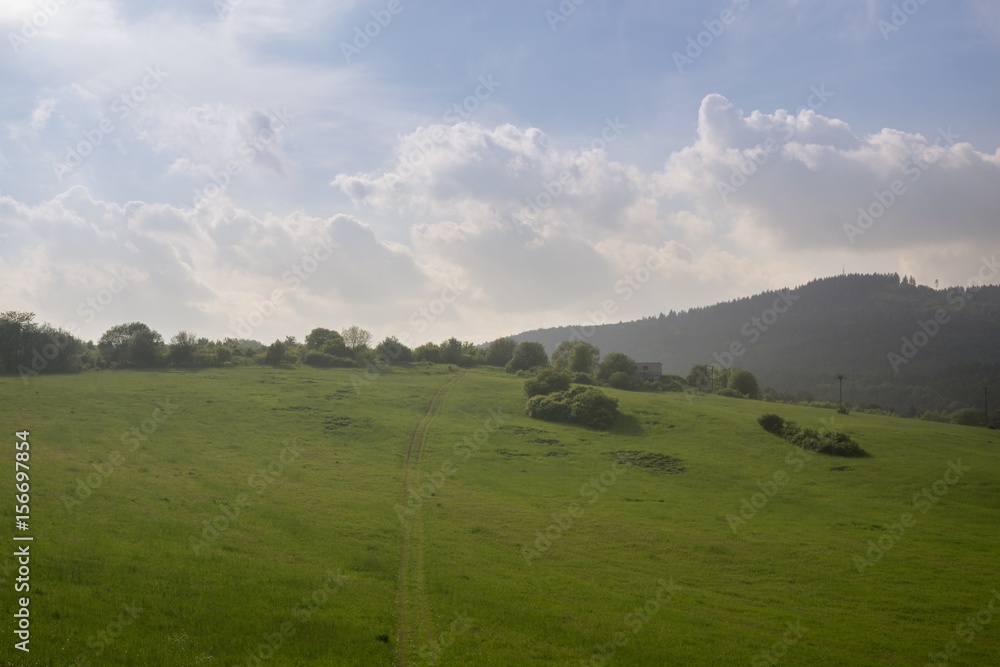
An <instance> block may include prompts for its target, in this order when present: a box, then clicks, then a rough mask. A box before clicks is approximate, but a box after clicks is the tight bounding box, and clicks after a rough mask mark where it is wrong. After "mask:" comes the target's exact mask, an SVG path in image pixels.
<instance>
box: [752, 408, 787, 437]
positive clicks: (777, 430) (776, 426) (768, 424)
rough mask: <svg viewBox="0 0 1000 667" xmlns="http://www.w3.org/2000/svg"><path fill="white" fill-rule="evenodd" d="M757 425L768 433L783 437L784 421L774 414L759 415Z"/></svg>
mask: <svg viewBox="0 0 1000 667" xmlns="http://www.w3.org/2000/svg"><path fill="white" fill-rule="evenodd" d="M757 423H758V424H760V425H761V426H762V427H763V428H764V430H765V431H767V432H768V433H773V434H775V435H784V428H785V420H784V419H782V418H781V417H779V416H778V415H776V414H774V413H768V414H766V415H761V416H760V417H758V418H757Z"/></svg>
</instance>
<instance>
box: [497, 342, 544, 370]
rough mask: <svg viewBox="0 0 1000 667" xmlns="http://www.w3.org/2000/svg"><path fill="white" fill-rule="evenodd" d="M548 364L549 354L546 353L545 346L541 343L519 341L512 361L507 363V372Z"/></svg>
mask: <svg viewBox="0 0 1000 667" xmlns="http://www.w3.org/2000/svg"><path fill="white" fill-rule="evenodd" d="M548 365H549V355H547V354H546V353H545V348H544V347H542V344H541V343H533V342H525V343H518V345H517V347H516V348H514V354H513V356H511V359H510V362H508V364H507V372H508V373H516V372H517V371H526V370H530V369H532V368H538V367H545V366H548Z"/></svg>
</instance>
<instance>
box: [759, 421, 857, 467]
mask: <svg viewBox="0 0 1000 667" xmlns="http://www.w3.org/2000/svg"><path fill="white" fill-rule="evenodd" d="M757 423H758V424H760V425H761V427H762V428H763V429H764V430H765V431H767V432H768V433H773V434H774V435H778V436H781V437H783V438H784V439H785V440H787V441H788V442H790V443H792V444H793V445H795V446H796V447H801V448H802V449H806V450H808V451H810V452H816V453H817V454H826V455H828V456H845V457H863V456H868V455H869V454H868V452H866V451H865V450H863V449H862V448H861V445H859V444H858V443H856V442H855V441H854V440H853V439H851V436H849V435H847V434H846V433H841V432H839V431H822V432H820V431H817V430H816V429H814V428H812V427H810V426H802V427H800V426H799V425H798V424H796V423H795V422H792V421H785V420H784V419H782V418H781V417H779V416H778V415H775V414H766V415H761V416H760V417H758V418H757Z"/></svg>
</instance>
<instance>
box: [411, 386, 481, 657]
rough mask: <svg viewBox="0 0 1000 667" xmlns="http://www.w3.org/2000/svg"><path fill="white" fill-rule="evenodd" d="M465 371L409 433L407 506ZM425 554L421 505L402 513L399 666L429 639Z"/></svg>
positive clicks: (439, 393)
mask: <svg viewBox="0 0 1000 667" xmlns="http://www.w3.org/2000/svg"><path fill="white" fill-rule="evenodd" d="M464 374H465V371H461V372H459V374H458V375H456V376H455V377H453V378H451V379H450V380H448V381H447V382H445V383H444V384H443V385H441V386H440V387H439V388H438V390H437V391H436V392H435V393H434V396H433V397H432V398H431V402H430V405H428V406H427V412H426V413H424V416H423V417H421V418H420V421H419V422H417V425H416V426H414V427H413V431H411V432H410V441H409V444H408V445H407V448H406V460H405V461H404V463H403V506H404V507H406V503H407V501H408V499H409V490H410V488H411V485H412V488H417V487H418V486H419V485H420V457H421V455H422V454H423V450H424V443H425V442H426V441H427V430H428V429H429V428H430V425H431V422H432V421H433V420H434V418H435V417H436V416H437V414H438V412H439V411H440V410H441V406H442V405H443V404H444V399H445V397H446V396H447V394H448V390H449V389H450V388H451V386H452V385H453V384H455V382H457V381H458V379H459V378H460V377H462V376H463V375H464ZM423 556H424V549H423V526H422V525H421V522H420V507H417V508H416V509H415V510H414V511H412V512H406V513H404V514H403V539H402V545H401V547H400V552H399V577H398V579H397V584H396V610H397V611H396V613H397V614H398V616H399V625H398V627H397V630H396V665H397V667H406V665H410V664H416V660H415V659H414V656H415V655H416V653H417V649H418V648H419V646H418V645H416V644H417V643H418V642H424V643H427V642H429V641H430V608H429V606H428V604H427V595H426V590H425V586H424V567H423Z"/></svg>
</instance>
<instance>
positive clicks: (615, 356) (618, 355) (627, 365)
mask: <svg viewBox="0 0 1000 667" xmlns="http://www.w3.org/2000/svg"><path fill="white" fill-rule="evenodd" d="M615 373H624V374H625V375H627V376H628V377H630V378H632V379H633V380H634V379H635V359H633V358H632V357H630V356H628V355H627V354H625V353H624V352H612V353H611V354H609V355H608V356H606V357H604V359H603V360H602V361H601V363H600V365H598V367H597V379H598V380H600V381H601V382H607V381H608V380H609V379H610V378H611V376H612V375H614V374H615Z"/></svg>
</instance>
